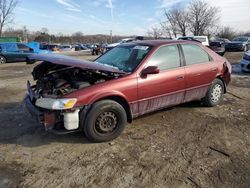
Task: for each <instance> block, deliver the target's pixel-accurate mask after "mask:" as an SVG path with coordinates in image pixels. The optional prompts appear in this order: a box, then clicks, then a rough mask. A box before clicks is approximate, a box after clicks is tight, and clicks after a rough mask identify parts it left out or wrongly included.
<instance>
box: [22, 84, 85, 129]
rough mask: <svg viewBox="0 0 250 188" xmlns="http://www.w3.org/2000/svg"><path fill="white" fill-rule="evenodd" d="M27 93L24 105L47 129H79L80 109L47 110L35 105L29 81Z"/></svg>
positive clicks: (33, 117)
mask: <svg viewBox="0 0 250 188" xmlns="http://www.w3.org/2000/svg"><path fill="white" fill-rule="evenodd" d="M27 90H28V94H26V96H25V98H24V101H23V103H24V106H25V108H26V110H27V111H28V113H29V114H30V115H31V117H32V119H34V120H35V121H36V122H38V123H39V124H41V125H43V126H44V128H45V129H46V130H47V131H51V132H54V133H58V134H66V133H70V132H76V131H78V130H79V123H80V122H79V112H80V109H74V110H72V111H64V110H47V109H43V108H39V107H37V106H35V100H36V97H35V93H34V91H33V87H32V86H31V85H30V83H29V82H28V83H27Z"/></svg>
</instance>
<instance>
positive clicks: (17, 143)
mask: <svg viewBox="0 0 250 188" xmlns="http://www.w3.org/2000/svg"><path fill="white" fill-rule="evenodd" d="M226 57H227V58H228V59H229V60H230V61H231V63H233V64H234V66H235V67H236V69H237V66H238V65H237V63H239V61H240V59H241V57H242V53H237V52H235V53H230V54H229V53H228V54H226ZM83 58H89V57H83ZM32 67H33V65H25V63H11V64H5V65H1V66H0V187H46V188H49V187H51V188H54V187H108V188H109V187H208V188H210V187H237V188H238V187H246V188H247V187H250V111H249V109H250V75H249V74H241V72H240V71H239V70H236V71H235V73H236V74H235V75H233V78H232V82H231V84H230V86H229V87H228V94H226V95H225V98H224V100H223V102H222V104H221V105H219V106H217V107H214V108H206V107H202V106H200V104H199V103H198V102H192V103H188V104H183V105H180V106H177V107H174V108H170V109H166V110H162V111H159V112H157V113H153V114H150V115H147V116H144V117H141V118H139V119H136V120H135V121H134V122H133V123H132V124H129V125H128V126H127V127H126V130H125V132H124V133H123V134H122V135H121V136H120V137H119V138H118V139H116V140H114V141H113V142H109V143H98V144H96V143H89V142H88V141H87V140H86V139H85V137H84V135H83V134H82V133H76V134H70V135H53V134H50V133H46V132H45V131H44V129H43V128H42V127H39V126H38V125H37V124H36V123H35V122H33V121H32V120H31V119H30V117H29V116H28V114H26V113H25V111H24V109H23V106H22V99H23V97H24V95H25V90H26V88H25V87H26V80H28V79H31V76H30V72H31V70H32Z"/></svg>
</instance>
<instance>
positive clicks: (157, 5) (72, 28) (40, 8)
mask: <svg viewBox="0 0 250 188" xmlns="http://www.w3.org/2000/svg"><path fill="white" fill-rule="evenodd" d="M189 1H190V0H34V1H31V0H20V3H19V5H18V7H17V8H16V9H15V23H14V24H13V25H12V27H14V28H22V27H23V26H24V25H25V26H26V27H27V28H28V29H29V30H32V31H36V30H40V29H41V28H42V27H46V28H48V29H49V31H50V33H53V34H57V33H60V32H61V33H63V34H72V33H74V32H77V31H81V32H82V33H84V34H98V33H102V34H109V32H110V30H113V34H117V35H144V34H146V32H147V30H148V29H149V28H151V27H152V26H153V25H154V24H156V23H159V22H160V21H162V20H163V15H162V14H163V9H164V8H167V9H168V8H171V7H172V6H182V7H186V5H187V4H188V2H189ZM207 1H208V2H210V3H211V5H214V6H217V7H219V8H220V10H221V13H220V15H221V25H225V26H231V27H233V28H234V29H236V30H243V31H246V30H250V0H207Z"/></svg>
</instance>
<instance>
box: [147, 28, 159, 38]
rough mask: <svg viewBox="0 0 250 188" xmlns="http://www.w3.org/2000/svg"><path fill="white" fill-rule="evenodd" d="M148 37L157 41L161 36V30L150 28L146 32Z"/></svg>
mask: <svg viewBox="0 0 250 188" xmlns="http://www.w3.org/2000/svg"><path fill="white" fill-rule="evenodd" d="M147 34H148V36H149V37H153V38H154V39H159V38H160V37H161V36H162V30H161V29H160V28H157V27H152V28H151V29H150V30H149V31H148V32H147Z"/></svg>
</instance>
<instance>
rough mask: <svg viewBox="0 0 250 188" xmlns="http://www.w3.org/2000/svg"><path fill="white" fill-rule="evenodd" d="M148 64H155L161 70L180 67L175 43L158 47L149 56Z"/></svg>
mask: <svg viewBox="0 0 250 188" xmlns="http://www.w3.org/2000/svg"><path fill="white" fill-rule="evenodd" d="M148 66H157V67H158V68H159V69H160V70H161V71H164V70H168V69H174V68H178V67H180V55H179V50H178V47H177V45H171V46H163V47H160V48H159V49H158V50H157V51H156V52H155V53H154V54H153V56H152V57H151V58H150V60H149V62H148Z"/></svg>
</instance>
